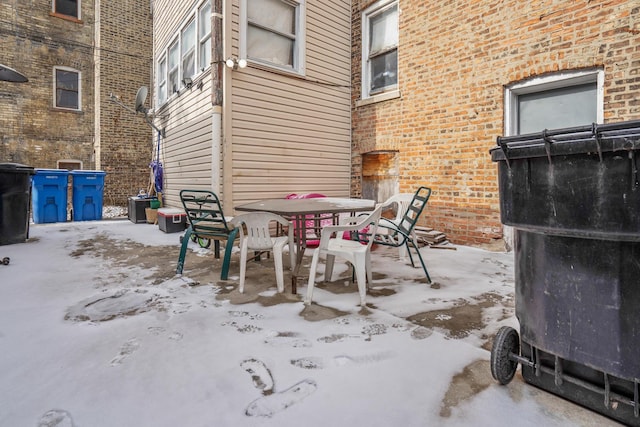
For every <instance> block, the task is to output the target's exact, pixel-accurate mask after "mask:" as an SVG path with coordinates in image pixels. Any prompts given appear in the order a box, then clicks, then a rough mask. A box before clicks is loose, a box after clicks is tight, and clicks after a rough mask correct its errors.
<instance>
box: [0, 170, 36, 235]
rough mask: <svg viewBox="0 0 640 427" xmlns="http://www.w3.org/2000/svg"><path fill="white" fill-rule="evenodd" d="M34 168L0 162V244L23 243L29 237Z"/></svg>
mask: <svg viewBox="0 0 640 427" xmlns="http://www.w3.org/2000/svg"><path fill="white" fill-rule="evenodd" d="M34 173H35V172H34V169H33V168H32V167H30V166H25V165H20V164H17V163H0V245H10V244H13V243H23V242H25V241H26V240H27V238H28V237H29V212H30V211H29V208H30V201H31V194H30V190H31V176H32V175H33V174H34Z"/></svg>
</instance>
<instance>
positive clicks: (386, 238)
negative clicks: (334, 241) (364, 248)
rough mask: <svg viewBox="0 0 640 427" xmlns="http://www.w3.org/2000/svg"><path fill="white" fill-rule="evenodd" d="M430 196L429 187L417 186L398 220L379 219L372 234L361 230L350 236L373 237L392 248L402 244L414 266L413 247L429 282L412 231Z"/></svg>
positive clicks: (363, 240) (429, 277)
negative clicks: (376, 227)
mask: <svg viewBox="0 0 640 427" xmlns="http://www.w3.org/2000/svg"><path fill="white" fill-rule="evenodd" d="M430 196H431V189H430V188H428V187H420V188H418V190H417V191H416V192H415V193H414V194H413V198H412V199H411V201H410V202H409V204H408V205H407V208H406V211H405V212H404V214H403V215H402V217H401V218H399V220H398V219H396V220H383V219H381V220H380V222H379V223H378V232H377V233H375V234H373V235H372V234H371V233H368V232H366V231H361V232H358V233H354V236H353V237H352V238H354V239H356V240H359V241H361V242H368V241H369V239H373V243H374V244H378V245H383V246H391V247H394V248H402V247H403V246H404V247H405V248H406V252H407V253H408V255H409V259H410V260H411V265H412V266H413V267H414V268H415V267H416V265H415V263H414V261H413V256H412V255H411V249H410V248H413V249H415V251H416V253H417V254H418V259H419V260H420V264H421V265H422V269H423V270H424V274H425V275H426V276H427V282H428V283H431V276H429V272H428V271H427V266H426V265H425V263H424V260H423V259H422V255H421V254H420V250H419V248H418V242H417V239H416V234H415V232H414V228H415V226H416V223H417V222H418V218H420V215H421V214H422V211H423V210H424V208H425V207H426V206H427V202H428V201H429V197H430ZM383 206H384V205H383Z"/></svg>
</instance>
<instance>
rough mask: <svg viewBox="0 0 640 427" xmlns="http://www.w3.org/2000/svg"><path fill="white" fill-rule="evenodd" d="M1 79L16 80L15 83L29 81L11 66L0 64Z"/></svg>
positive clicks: (6, 80)
mask: <svg viewBox="0 0 640 427" xmlns="http://www.w3.org/2000/svg"><path fill="white" fill-rule="evenodd" d="M0 81H4V82H14V83H26V82H28V81H29V79H27V78H26V77H25V76H24V75H22V74H21V73H19V72H18V71H16V70H14V69H13V68H9V67H7V66H6V65H2V64H0Z"/></svg>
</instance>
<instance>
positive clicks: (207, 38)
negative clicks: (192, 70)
mask: <svg viewBox="0 0 640 427" xmlns="http://www.w3.org/2000/svg"><path fill="white" fill-rule="evenodd" d="M198 46H199V55H198V56H199V58H200V62H199V67H200V71H204V70H205V68H207V67H208V66H209V64H210V63H211V3H209V2H206V3H205V4H204V6H202V9H200V12H199V13H198Z"/></svg>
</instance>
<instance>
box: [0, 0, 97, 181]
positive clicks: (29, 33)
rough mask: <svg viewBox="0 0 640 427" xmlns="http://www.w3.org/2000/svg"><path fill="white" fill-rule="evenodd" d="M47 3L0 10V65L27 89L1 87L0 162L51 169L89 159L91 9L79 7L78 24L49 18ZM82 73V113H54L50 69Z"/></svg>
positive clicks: (19, 3)
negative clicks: (22, 77) (17, 76)
mask: <svg viewBox="0 0 640 427" xmlns="http://www.w3.org/2000/svg"><path fill="white" fill-rule="evenodd" d="M50 11H51V1H48V0H40V1H31V2H22V1H17V0H12V1H8V2H2V4H0V63H2V64H4V65H7V66H9V67H11V68H15V69H16V70H18V71H19V72H21V73H22V74H24V75H26V76H27V77H28V79H29V82H28V83H21V84H17V83H8V82H0V129H2V132H1V133H0V162H16V163H23V164H26V165H28V166H33V167H36V168H56V167H57V161H58V160H61V159H76V160H80V161H82V162H83V165H84V167H85V168H92V167H93V166H94V164H95V163H94V160H95V159H94V157H93V127H94V126H93V116H94V104H93V77H94V73H93V48H92V46H93V29H92V26H90V25H85V24H86V23H87V22H93V16H94V13H93V3H92V2H83V9H82V19H83V21H82V22H76V21H73V20H67V19H62V18H59V17H55V16H51V15H50ZM54 66H65V67H71V68H74V69H76V70H78V71H80V72H81V105H82V111H80V112H76V111H68V110H62V109H56V108H54V107H53V84H54V76H53V67H54Z"/></svg>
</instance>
